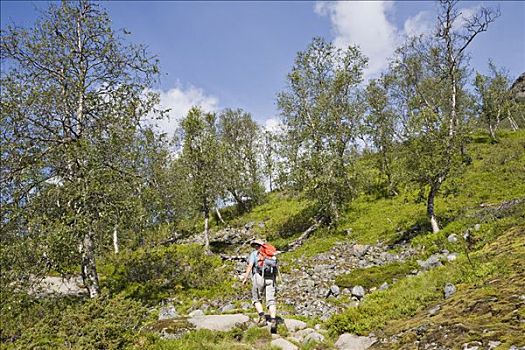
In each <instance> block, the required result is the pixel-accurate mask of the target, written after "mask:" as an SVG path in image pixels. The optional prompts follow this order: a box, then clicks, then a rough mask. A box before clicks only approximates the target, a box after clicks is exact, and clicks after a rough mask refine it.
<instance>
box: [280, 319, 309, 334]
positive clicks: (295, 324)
mask: <svg viewBox="0 0 525 350" xmlns="http://www.w3.org/2000/svg"><path fill="white" fill-rule="evenodd" d="M284 325H285V326H286V328H287V329H288V331H289V332H295V331H298V330H301V329H305V328H306V322H303V321H299V320H294V319H293V318H285V319H284Z"/></svg>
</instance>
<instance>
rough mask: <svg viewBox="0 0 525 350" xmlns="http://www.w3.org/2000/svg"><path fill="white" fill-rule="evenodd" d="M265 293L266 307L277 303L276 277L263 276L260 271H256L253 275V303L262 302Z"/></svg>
mask: <svg viewBox="0 0 525 350" xmlns="http://www.w3.org/2000/svg"><path fill="white" fill-rule="evenodd" d="M263 293H264V296H265V299H266V307H268V306H271V305H275V279H274V278H263V277H262V276H261V275H259V274H258V273H254V274H253V275H252V303H254V304H255V303H257V302H259V303H260V302H261V298H262V295H263Z"/></svg>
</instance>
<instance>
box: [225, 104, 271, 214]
mask: <svg viewBox="0 0 525 350" xmlns="http://www.w3.org/2000/svg"><path fill="white" fill-rule="evenodd" d="M218 137H219V141H220V144H221V148H222V158H221V162H222V169H223V175H224V177H223V185H224V187H225V189H226V190H227V191H228V192H229V194H230V195H231V196H232V197H233V199H234V200H235V202H236V203H237V206H238V208H239V209H240V212H246V211H247V210H249V208H250V206H252V205H254V204H256V203H257V202H258V201H259V200H260V198H261V196H262V194H263V193H264V188H263V186H262V184H261V174H260V171H259V164H258V159H257V158H258V156H259V154H260V148H261V147H260V146H261V145H260V137H261V130H260V128H259V125H257V123H256V122H255V121H254V120H253V119H252V116H251V115H250V114H249V113H247V112H245V111H243V110H242V109H235V110H234V109H225V110H224V111H222V112H221V113H220V115H219V120H218Z"/></svg>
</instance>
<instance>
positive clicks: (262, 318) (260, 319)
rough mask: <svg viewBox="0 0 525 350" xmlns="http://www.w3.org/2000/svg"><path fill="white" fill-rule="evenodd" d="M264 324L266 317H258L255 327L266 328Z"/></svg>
mask: <svg viewBox="0 0 525 350" xmlns="http://www.w3.org/2000/svg"><path fill="white" fill-rule="evenodd" d="M266 324H267V323H266V316H259V318H258V319H257V326H259V327H263V326H266Z"/></svg>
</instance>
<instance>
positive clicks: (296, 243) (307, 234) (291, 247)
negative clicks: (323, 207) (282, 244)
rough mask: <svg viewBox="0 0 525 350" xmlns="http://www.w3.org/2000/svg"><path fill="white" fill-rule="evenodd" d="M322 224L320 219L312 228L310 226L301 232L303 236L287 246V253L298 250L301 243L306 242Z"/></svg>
mask: <svg viewBox="0 0 525 350" xmlns="http://www.w3.org/2000/svg"><path fill="white" fill-rule="evenodd" d="M323 222H324V220H323V219H320V220H318V221H316V222H315V224H313V225H312V226H310V227H309V228H308V229H307V230H306V231H304V232H303V234H302V235H301V236H300V237H299V238H297V239H296V240H295V241H293V242H292V243H290V244H288V246H287V249H286V250H287V251H289V252H292V251H294V250H296V249H297V248H299V247H300V246H301V245H302V244H303V243H304V241H306V240H307V239H308V237H310V235H311V234H312V233H313V232H314V231H315V230H316V229H317V228H318V227H319V226H321V224H322V223H323Z"/></svg>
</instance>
